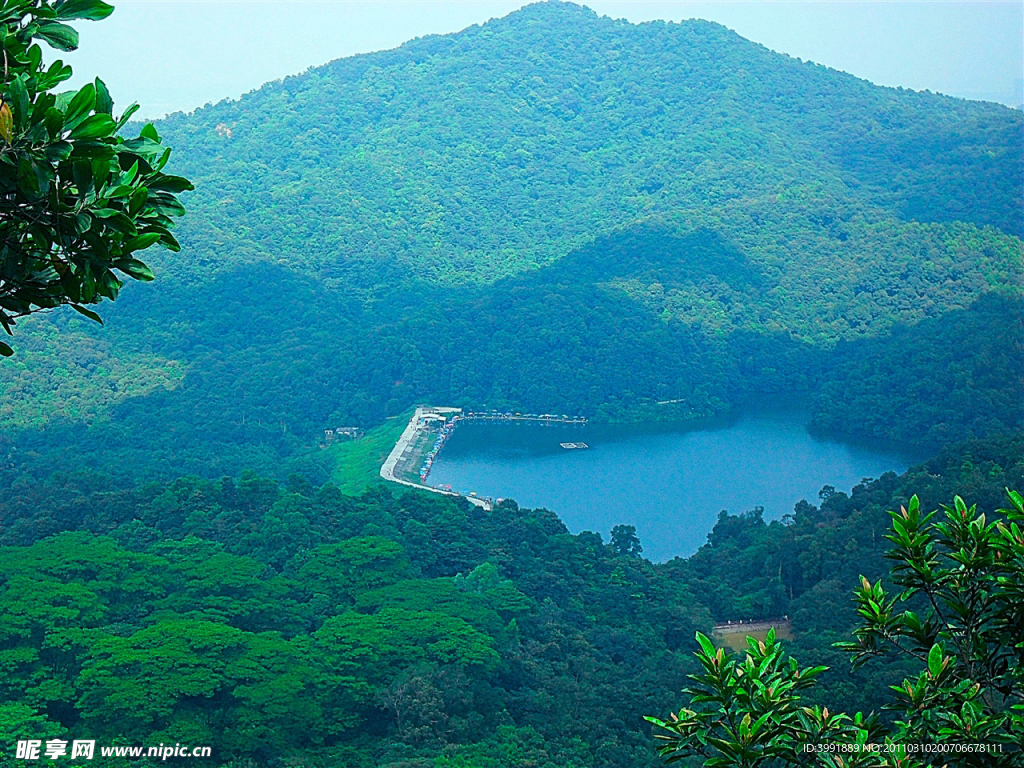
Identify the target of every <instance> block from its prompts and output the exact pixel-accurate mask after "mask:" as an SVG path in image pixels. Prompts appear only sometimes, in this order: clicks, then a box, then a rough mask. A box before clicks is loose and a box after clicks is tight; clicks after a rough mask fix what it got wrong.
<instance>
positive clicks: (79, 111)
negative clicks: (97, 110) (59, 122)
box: [57, 83, 96, 126]
mask: <svg viewBox="0 0 1024 768" xmlns="http://www.w3.org/2000/svg"><path fill="white" fill-rule="evenodd" d="M57 103H58V105H59V104H60V101H59V100H58V102H57ZM95 104H96V86H95V85H93V84H92V83H86V84H85V85H83V86H82V87H81V88H80V89H79V91H78V93H76V94H75V95H74V96H73V97H72V99H71V101H70V102H69V103H68V108H67V109H66V110H64V123H65V125H72V126H73V125H77V124H78V121H79V120H80V119H81V118H82V117H84V116H85V115H86V114H88V112H89V110H91V109H92V108H93V106H94V105H95Z"/></svg>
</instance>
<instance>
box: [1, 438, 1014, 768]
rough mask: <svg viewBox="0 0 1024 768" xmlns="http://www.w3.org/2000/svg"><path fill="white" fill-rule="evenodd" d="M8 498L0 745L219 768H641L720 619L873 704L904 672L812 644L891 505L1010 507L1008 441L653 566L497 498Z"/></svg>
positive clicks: (848, 612)
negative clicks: (107, 752)
mask: <svg viewBox="0 0 1024 768" xmlns="http://www.w3.org/2000/svg"><path fill="white" fill-rule="evenodd" d="M0 481H2V486H0V487H2V489H3V493H0V544H2V548H0V606H2V608H0V610H2V612H3V614H4V616H5V621H4V623H3V629H2V631H0V661H2V664H3V668H4V670H5V674H4V680H3V682H2V683H0V685H2V686H3V701H4V703H3V704H2V705H0V729H3V732H2V734H0V736H2V741H3V742H4V743H13V742H14V741H15V740H17V739H18V738H29V737H31V738H56V737H59V736H61V735H67V734H81V733H84V732H88V733H89V734H91V737H95V738H96V739H98V740H100V742H101V743H107V742H109V743H125V744H134V743H143V742H145V743H157V742H161V741H164V742H175V741H177V742H181V743H187V744H204V745H211V746H213V748H214V754H215V756H216V761H217V762H218V763H226V762H227V761H229V760H232V759H242V758H249V759H252V760H255V761H256V764H260V765H277V764H285V763H283V762H278V761H288V760H290V761H292V762H291V763H290V764H301V765H309V766H319V765H323V766H334V765H338V764H339V763H340V764H343V765H346V766H353V767H356V766H367V767H369V766H388V767H389V768H399V767H400V766H401V768H441V767H442V766H443V767H444V768H506V767H507V766H513V765H514V766H536V768H556V767H557V768H584V767H587V768H590V767H591V766H593V767H597V766H607V768H613V767H614V768H631V767H633V766H637V767H638V768H639V766H654V765H657V764H658V760H657V758H656V756H655V753H654V746H653V743H652V742H651V739H650V732H649V730H648V729H647V728H646V727H644V726H643V721H642V716H643V715H647V714H651V713H660V712H663V711H667V710H669V709H671V708H672V707H676V706H678V705H679V690H680V688H681V687H682V686H683V684H684V683H685V681H686V680H685V676H686V674H687V673H690V672H693V671H694V665H693V658H692V655H691V651H692V647H693V636H694V632H695V631H696V630H702V631H705V632H710V627H711V624H712V623H713V622H714V621H715V620H726V619H735V618H741V617H743V618H747V619H752V618H766V617H768V618H770V617H778V616H780V615H789V616H791V617H792V619H793V628H794V631H795V635H796V638H795V639H794V640H793V641H792V645H793V646H794V648H795V649H797V651H798V652H799V653H800V655H801V656H803V657H806V658H813V659H816V660H817V661H818V662H820V663H825V664H829V665H830V666H832V667H833V669H832V670H831V671H830V672H829V673H828V674H827V675H825V676H824V677H823V687H822V689H821V690H820V691H819V695H820V696H821V697H822V699H823V700H825V701H841V702H843V704H844V706H846V707H848V708H850V709H851V710H852V709H855V708H861V709H864V710H865V711H866V710H871V709H874V710H876V711H877V710H878V709H880V706H881V704H882V703H883V702H885V701H886V696H887V692H888V685H890V684H891V683H895V682H898V681H899V680H900V679H902V676H903V675H904V674H906V668H905V663H902V662H890V663H877V664H873V665H869V666H868V667H866V668H864V669H861V670H859V671H858V672H856V673H851V672H850V671H849V661H848V659H847V658H846V657H845V654H842V653H840V652H838V651H836V650H834V649H832V648H831V643H832V642H834V641H836V640H841V639H845V638H846V636H847V632H848V630H849V628H850V627H851V626H852V624H853V623H854V620H855V616H854V612H853V604H852V602H851V599H850V598H851V590H852V586H853V585H854V584H855V583H856V580H857V577H858V576H859V575H860V574H864V575H866V576H868V577H869V578H871V579H876V578H878V577H879V576H881V575H883V574H884V573H885V572H886V571H887V567H886V564H885V563H884V561H883V558H882V555H883V553H884V551H885V550H886V549H887V548H888V542H887V541H885V539H884V538H883V534H884V533H885V532H887V531H888V529H889V519H888V515H887V514H886V511H887V510H889V509H894V508H898V507H899V506H900V505H901V504H906V503H907V500H908V499H909V497H910V496H911V495H912V494H915V493H916V494H918V495H919V496H920V497H921V499H922V504H924V505H925V506H926V508H927V507H929V505H932V506H935V505H938V504H939V503H943V502H944V501H947V500H948V499H950V498H952V496H953V495H954V494H962V495H964V496H965V497H969V498H972V499H973V500H975V501H976V502H977V503H978V504H979V506H980V508H981V509H982V510H988V511H991V510H993V509H996V508H998V507H1000V506H1002V504H1003V502H1004V500H1005V497H1004V493H1005V491H1004V489H1005V488H1006V487H1013V486H1016V487H1024V485H1022V484H1024V439H1022V438H1021V437H1019V436H1017V437H1012V438H1005V437H1004V438H990V439H988V440H985V441H977V440H975V441H971V442H968V443H962V444H958V445H956V446H950V447H947V448H946V449H944V450H943V451H942V452H941V453H940V454H939V455H938V456H937V457H936V458H935V459H932V460H930V461H928V462H926V463H924V464H921V465H918V466H915V467H913V468H912V469H911V470H910V471H908V472H907V473H906V474H904V475H902V476H899V477H897V476H896V475H894V474H891V473H890V474H887V475H885V476H883V477H882V478H880V479H878V480H876V481H872V482H868V483H866V484H862V485H858V486H857V487H855V488H853V489H852V492H851V493H850V494H846V493H844V492H842V491H837V490H836V489H834V488H828V487H826V488H824V489H822V492H821V495H820V496H821V499H820V503H819V504H818V506H814V505H812V504H810V503H807V502H801V503H800V504H798V505H797V506H796V508H795V509H794V512H793V514H792V515H791V516H789V517H787V518H786V519H784V520H782V521H775V522H771V523H768V522H766V521H765V520H764V519H763V518H762V516H761V512H760V510H752V511H750V512H746V513H742V514H729V513H724V512H723V514H722V515H721V517H720V519H719V521H718V523H717V524H716V525H715V528H714V530H713V531H712V532H711V534H710V535H709V536H708V543H707V544H706V545H705V546H704V547H703V548H701V549H700V550H699V551H698V552H697V554H695V555H694V556H693V557H691V558H689V559H686V560H683V559H676V560H672V561H670V562H668V563H665V564H662V565H654V564H652V563H650V562H649V561H647V560H645V559H643V558H642V557H641V556H639V555H638V554H637V546H636V545H637V542H636V541H635V537H634V536H633V535H632V533H631V531H630V529H629V528H628V527H626V526H623V527H621V528H617V529H615V530H614V531H613V532H612V536H611V538H610V539H607V540H606V539H605V538H604V537H602V535H601V534H600V533H594V532H583V533H580V534H579V535H575V536H573V535H570V534H569V533H568V531H567V530H566V528H565V526H564V525H563V524H562V523H561V522H560V521H559V520H558V518H557V516H556V515H555V514H554V513H552V512H549V511H548V510H544V509H533V510H530V509H521V508H519V507H517V506H516V505H515V503H514V502H506V503H505V504H503V505H500V506H498V507H496V508H495V509H494V510H493V511H483V510H481V509H479V508H477V507H473V506H470V505H469V504H468V503H466V502H464V501H461V500H458V501H453V500H448V499H445V498H440V497H433V498H431V497H429V495H426V496H425V495H420V494H418V493H415V492H413V493H409V494H405V495H402V496H399V497H397V498H395V497H393V496H392V495H391V494H390V493H389V492H388V491H386V490H385V489H383V488H375V489H372V490H370V491H368V492H366V493H364V494H361V495H358V496H347V495H344V494H342V493H341V492H340V491H339V490H338V489H337V488H336V487H335V486H333V485H325V486H320V487H316V486H313V485H310V484H309V483H308V482H307V481H305V480H304V479H303V478H301V477H299V476H294V477H292V478H291V479H290V480H289V481H288V482H287V483H279V482H277V481H276V480H273V479H269V478H263V477H259V476H258V475H255V474H252V473H249V474H246V475H243V476H242V477H241V478H240V479H238V480H237V481H233V480H230V479H223V480H218V481H208V480H201V479H198V478H181V479H178V480H175V481H171V482H167V483H150V484H146V485H140V486H135V487H132V488H127V489H125V488H120V487H118V486H117V484H116V483H114V482H112V480H111V479H109V478H104V477H101V476H97V475H95V474H93V473H90V472H85V471H83V472H68V473H57V474H54V475H53V477H52V478H51V479H50V480H49V481H48V482H47V483H45V484H39V483H37V482H36V481H35V480H34V479H33V478H31V477H29V476H26V475H24V474H20V473H18V472H17V471H13V470H6V471H3V472H2V473H0ZM0 759H2V758H0ZM4 764H6V763H4ZM12 764H13V763H12Z"/></svg>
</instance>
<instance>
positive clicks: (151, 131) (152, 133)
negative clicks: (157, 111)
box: [139, 123, 160, 142]
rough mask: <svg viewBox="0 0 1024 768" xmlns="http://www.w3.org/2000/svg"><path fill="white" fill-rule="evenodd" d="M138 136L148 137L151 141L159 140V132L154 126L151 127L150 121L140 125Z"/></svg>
mask: <svg viewBox="0 0 1024 768" xmlns="http://www.w3.org/2000/svg"><path fill="white" fill-rule="evenodd" d="M139 136H141V137H142V138H144V139H150V140H151V141H156V142H159V141H160V134H158V133H157V132H156V128H154V127H153V124H152V123H146V124H145V125H144V126H142V130H141V131H139Z"/></svg>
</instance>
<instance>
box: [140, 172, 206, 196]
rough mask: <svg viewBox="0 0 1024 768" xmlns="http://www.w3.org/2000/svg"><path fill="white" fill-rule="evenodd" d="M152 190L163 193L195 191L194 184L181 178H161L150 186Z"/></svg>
mask: <svg viewBox="0 0 1024 768" xmlns="http://www.w3.org/2000/svg"><path fill="white" fill-rule="evenodd" d="M148 186H149V188H150V189H151V190H154V191H157V190H159V191H161V192H173V193H175V194H177V193H179V192H190V191H191V190H193V189H195V187H194V186H193V185H192V182H191V181H189V180H188V179H186V178H183V177H181V176H161V177H160V178H158V179H156V180H155V181H153V182H152V183H151V184H149V185H148Z"/></svg>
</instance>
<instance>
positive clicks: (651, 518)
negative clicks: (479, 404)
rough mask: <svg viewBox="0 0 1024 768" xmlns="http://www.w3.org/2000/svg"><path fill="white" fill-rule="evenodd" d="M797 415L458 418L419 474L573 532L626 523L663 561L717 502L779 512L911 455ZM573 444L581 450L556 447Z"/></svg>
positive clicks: (696, 540)
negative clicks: (834, 433) (817, 427)
mask: <svg viewBox="0 0 1024 768" xmlns="http://www.w3.org/2000/svg"><path fill="white" fill-rule="evenodd" d="M806 422H807V413H806V412H805V411H802V410H799V409H792V408H778V407H775V408H758V409H752V410H748V411H747V412H745V413H743V414H742V415H740V416H739V417H738V418H735V419H734V420H732V421H731V422H727V423H718V424H712V425H705V426H703V427H701V428H696V429H695V428H692V427H690V428H682V427H681V426H672V425H666V424H642V425H635V424H631V425H607V424H602V425H587V426H583V427H558V426H544V425H538V424H529V423H526V424H487V423H473V422H468V423H463V424H461V425H460V426H459V427H458V428H457V429H456V430H455V433H454V434H453V435H452V437H451V438H450V439H449V440H448V443H447V444H446V445H445V447H444V449H443V450H442V451H441V453H440V454H439V456H438V458H437V460H436V461H435V463H434V467H433V470H432V471H431V473H430V478H429V481H428V482H429V483H430V484H431V485H441V484H447V485H451V486H452V488H453V489H455V490H459V491H462V492H465V493H468V492H470V491H475V492H476V493H477V494H478V495H480V496H491V497H494V498H499V497H502V498H512V499H515V500H516V501H517V502H518V503H519V505H520V506H523V507H546V508H548V509H550V510H552V511H554V512H556V513H557V514H558V516H559V517H560V518H561V519H562V520H563V521H564V522H565V524H566V525H567V526H568V527H569V530H570V531H572V532H573V533H578V532H580V531H584V530H589V531H597V532H599V533H601V534H602V536H604V538H605V540H606V541H607V540H608V534H609V531H610V530H611V528H612V526H615V525H618V524H620V523H624V524H628V525H635V526H636V529H637V534H638V535H639V536H640V540H641V542H642V544H643V547H644V556H646V557H649V558H651V559H652V560H656V561H664V560H667V559H670V558H672V557H674V556H676V555H680V556H686V555H689V554H692V553H693V552H694V551H695V550H696V549H697V548H698V547H700V546H701V545H702V544H703V543H704V542H705V541H706V539H707V534H708V533H709V532H710V531H711V529H712V528H713V527H714V524H715V521H716V519H717V518H718V513H719V511H720V510H722V509H727V510H729V511H730V512H732V513H739V512H743V511H746V510H749V509H753V508H754V507H755V506H762V507H764V510H765V513H764V514H765V518H766V519H772V518H778V517H782V516H783V515H786V514H788V513H790V512H792V511H793V505H794V504H796V503H797V502H798V501H800V500H801V499H807V500H808V501H810V502H811V503H812V504H817V503H818V492H819V491H820V490H821V488H822V487H823V486H825V485H832V486H834V487H835V488H836V489H838V490H842V491H846V492H847V493H849V491H850V488H851V487H853V486H854V485H856V484H857V483H859V482H860V481H861V480H862V479H864V478H877V477H879V476H881V475H882V474H884V473H885V472H889V471H894V472H897V473H899V472H903V471H904V470H906V469H907V468H908V467H909V466H910V465H911V464H913V463H914V462H915V461H917V460H919V459H920V458H922V457H921V456H920V455H919V454H918V453H916V452H914V451H913V450H911V449H908V448H902V447H898V446H892V445H881V444H868V443H846V442H839V441H834V440H822V439H818V438H816V437H813V436H812V435H811V434H810V433H808V431H807V429H806V427H805V424H806ZM579 441H582V442H585V443H587V444H588V445H589V446H590V447H589V449H585V450H566V449H564V448H561V447H560V446H559V443H561V442H579Z"/></svg>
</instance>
